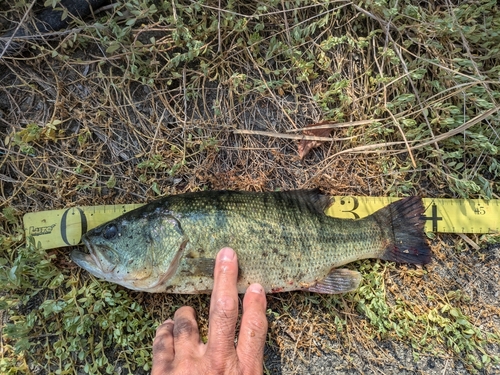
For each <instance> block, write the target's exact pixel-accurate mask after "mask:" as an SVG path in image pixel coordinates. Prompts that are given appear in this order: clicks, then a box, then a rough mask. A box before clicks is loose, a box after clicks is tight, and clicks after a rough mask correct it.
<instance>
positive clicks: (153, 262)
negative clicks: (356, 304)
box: [71, 190, 431, 293]
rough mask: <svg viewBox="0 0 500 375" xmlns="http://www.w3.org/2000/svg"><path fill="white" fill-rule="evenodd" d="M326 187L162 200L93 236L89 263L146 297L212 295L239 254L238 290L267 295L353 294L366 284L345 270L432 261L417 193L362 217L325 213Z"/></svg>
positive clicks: (80, 259) (76, 254)
mask: <svg viewBox="0 0 500 375" xmlns="http://www.w3.org/2000/svg"><path fill="white" fill-rule="evenodd" d="M330 203H331V201H330V198H329V197H327V196H324V195H321V194H320V193H319V191H318V190H307V191H300V190H299V191H288V192H274V193H252V192H235V191H205V192H198V193H187V194H180V195H173V196H168V197H164V198H161V199H158V200H156V201H154V202H151V203H149V204H147V205H145V206H143V207H140V208H138V209H136V210H133V211H130V212H128V213H126V214H124V215H122V216H120V217H119V218H117V219H115V220H112V221H110V222H108V223H106V224H103V225H101V226H99V227H97V228H94V229H92V230H90V231H89V232H87V233H86V234H85V235H84V236H83V242H84V243H85V245H86V246H87V248H88V251H89V253H84V252H81V251H76V250H75V251H73V252H72V253H71V258H72V259H73V261H74V262H75V263H76V264H78V265H79V266H80V267H82V268H84V269H86V270H87V271H88V272H90V273H91V274H93V275H95V276H97V277H99V278H102V279H104V280H107V281H110V282H113V283H117V284H120V285H123V286H125V287H127V288H129V289H133V290H138V291H145V292H167V293H209V292H210V291H211V290H212V287H213V268H214V264H215V257H216V254H217V252H218V251H219V250H220V249H221V248H223V247H225V246H229V247H232V248H233V249H234V250H235V251H236V253H237V255H238V264H239V268H240V270H239V276H238V291H239V293H244V291H245V290H246V288H247V287H248V285H250V284H251V283H255V282H258V283H260V284H261V285H262V286H263V287H264V289H265V291H266V293H277V292H283V291H290V290H304V291H309V292H317V293H345V292H349V291H352V290H355V289H356V288H357V287H358V284H359V283H360V281H361V274H360V273H359V272H357V271H352V270H348V269H342V268H340V269H339V268H337V267H339V266H342V265H344V264H346V263H350V262H354V261H356V260H359V259H366V258H379V259H385V260H389V261H393V262H399V263H413V264H425V263H428V262H430V259H431V251H430V248H429V246H428V244H427V242H426V239H425V234H424V231H423V227H424V221H423V220H422V219H421V214H422V213H423V211H424V208H423V204H422V200H421V199H420V198H418V197H409V198H405V199H402V200H399V201H397V202H394V203H392V204H390V205H388V206H386V207H384V208H382V209H380V210H379V211H377V212H375V213H374V214H372V215H370V216H368V217H366V218H363V219H358V220H350V219H337V218H333V217H329V216H327V215H325V214H324V211H325V209H326V208H327V207H328V206H329V204H330Z"/></svg>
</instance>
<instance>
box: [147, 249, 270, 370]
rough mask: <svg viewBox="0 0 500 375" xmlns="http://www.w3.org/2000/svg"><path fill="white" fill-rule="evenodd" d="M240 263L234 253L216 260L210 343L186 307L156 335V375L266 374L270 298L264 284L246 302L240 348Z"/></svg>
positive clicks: (250, 292)
mask: <svg viewBox="0 0 500 375" xmlns="http://www.w3.org/2000/svg"><path fill="white" fill-rule="evenodd" d="M237 278H238V261H237V258H236V254H235V252H234V251H233V250H232V249H230V248H224V249H222V250H221V251H220V252H219V254H218V255H217V259H216V261H215V269H214V289H213V291H212V297H211V299H210V315H209V323H208V342H207V343H206V344H204V343H202V342H201V340H200V334H199V331H198V324H197V323H196V314H195V311H194V310H193V308H192V307H188V306H183V307H181V308H180V309H178V310H177V311H176V312H175V314H174V320H170V319H169V320H167V321H165V322H164V323H163V324H162V325H160V326H159V327H158V329H157V330H156V336H155V339H154V341H153V369H152V372H151V375H163V374H172V375H198V374H203V375H215V374H217V375H222V374H224V375H229V374H231V375H233V374H238V375H254V374H262V373H263V360H264V343H265V339H266V333H267V319H266V296H265V294H264V290H263V288H262V286H261V285H259V284H252V285H250V286H249V287H248V289H247V291H246V293H245V297H244V298H243V315H242V318H241V327H240V333H239V336H238V345H237V347H236V348H235V345H234V337H235V329H236V321H237V320H238V292H237V289H236V281H237Z"/></svg>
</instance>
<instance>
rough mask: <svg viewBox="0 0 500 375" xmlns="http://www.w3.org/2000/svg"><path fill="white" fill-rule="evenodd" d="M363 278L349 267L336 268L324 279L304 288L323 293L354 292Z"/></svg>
mask: <svg viewBox="0 0 500 375" xmlns="http://www.w3.org/2000/svg"><path fill="white" fill-rule="evenodd" d="M362 278H363V277H362V276H361V274H360V273H359V272H358V271H352V270H349V269H347V268H334V269H333V270H331V271H330V273H329V274H328V275H327V276H326V277H325V278H324V279H323V280H320V281H318V282H317V283H316V285H314V286H311V287H308V288H305V289H304V290H305V291H308V292H314V293H323V294H340V293H347V292H352V291H353V290H356V289H357V288H358V286H359V283H360V282H361V280H362Z"/></svg>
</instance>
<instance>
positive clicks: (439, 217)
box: [23, 196, 500, 249]
mask: <svg viewBox="0 0 500 375" xmlns="http://www.w3.org/2000/svg"><path fill="white" fill-rule="evenodd" d="M333 198H334V202H333V204H332V205H331V206H330V207H328V209H327V210H326V214H327V215H330V216H333V217H338V218H341V219H360V218H362V217H365V216H368V215H370V214H371V213H373V212H375V211H377V210H378V209H380V208H382V207H385V206H387V205H388V204H389V203H391V202H394V201H396V200H398V199H400V198H392V197H349V196H342V197H339V196H336V197H333ZM423 203H424V207H425V212H424V215H423V217H422V220H425V231H426V232H440V233H500V200H498V199H492V200H489V201H485V200H482V199H439V198H423ZM140 206H142V204H125V205H108V206H90V207H71V208H66V209H63V210H51V211H41V212H31V213H27V214H26V215H24V218H23V221H24V228H25V230H26V235H30V236H33V237H34V238H35V242H36V243H39V244H40V246H41V247H42V248H43V249H53V248H56V247H63V246H72V245H77V244H79V243H80V240H81V237H82V234H83V233H85V232H86V231H87V230H89V229H92V228H95V227H96V226H98V225H100V224H102V223H105V222H107V221H109V220H113V219H115V218H117V217H118V216H120V215H122V214H124V213H125V212H128V211H131V210H133V209H135V208H138V207H140Z"/></svg>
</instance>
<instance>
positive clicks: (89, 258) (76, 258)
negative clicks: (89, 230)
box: [70, 235, 116, 277]
mask: <svg viewBox="0 0 500 375" xmlns="http://www.w3.org/2000/svg"><path fill="white" fill-rule="evenodd" d="M82 242H83V244H84V245H85V248H86V249H87V250H88V253H87V252H83V251H79V250H73V251H72V252H71V254H70V257H71V260H72V261H73V262H75V263H76V264H77V265H78V266H80V267H82V268H83V269H85V270H87V271H88V272H90V273H92V274H94V275H96V276H100V277H104V275H105V274H107V273H110V272H113V270H114V269H115V268H116V264H115V265H113V266H112V267H107V268H108V269H107V270H105V267H104V265H103V264H102V262H101V259H100V257H99V256H97V253H98V251H99V250H98V249H97V248H96V247H94V246H93V244H92V243H91V242H90V241H89V240H88V239H87V238H86V236H85V235H84V236H83V237H82Z"/></svg>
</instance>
